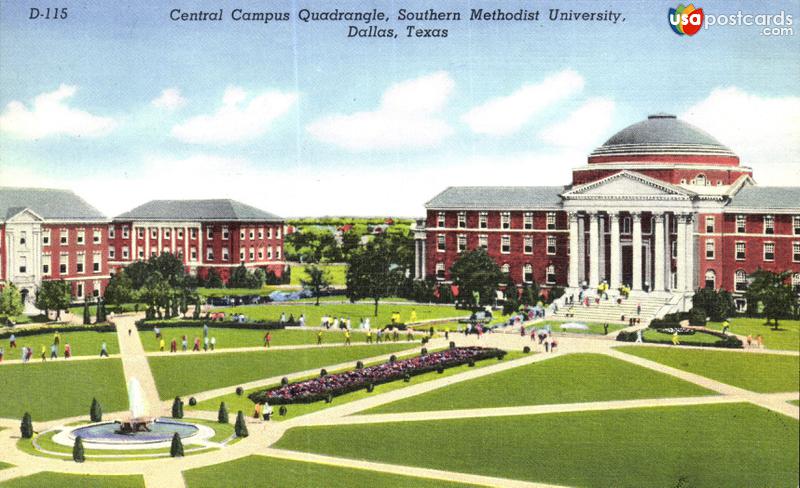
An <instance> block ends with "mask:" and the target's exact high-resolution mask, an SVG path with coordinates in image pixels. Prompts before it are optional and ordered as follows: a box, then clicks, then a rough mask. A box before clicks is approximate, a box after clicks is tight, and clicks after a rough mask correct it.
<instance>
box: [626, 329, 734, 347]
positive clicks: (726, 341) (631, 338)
mask: <svg viewBox="0 0 800 488" xmlns="http://www.w3.org/2000/svg"><path fill="white" fill-rule="evenodd" d="M697 333H698V334H709V335H713V336H716V337H720V340H718V341H717V342H712V343H707V342H704V343H701V342H692V341H691V340H686V336H681V345H682V346H691V347H721V348H725V349H742V348H743V347H744V344H742V341H740V340H739V339H738V338H737V337H736V336H730V335H725V334H722V333H721V332H716V331H711V332H706V331H697ZM617 340H618V341H620V342H636V332H620V333H619V334H617ZM642 341H643V342H647V343H650V344H672V339H667V338H665V339H664V340H663V341H654V340H649V339H645V338H642Z"/></svg>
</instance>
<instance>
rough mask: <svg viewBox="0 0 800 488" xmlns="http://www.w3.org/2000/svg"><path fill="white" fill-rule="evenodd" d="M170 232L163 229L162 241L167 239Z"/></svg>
mask: <svg viewBox="0 0 800 488" xmlns="http://www.w3.org/2000/svg"><path fill="white" fill-rule="evenodd" d="M169 236H170V231H169V229H164V239H169Z"/></svg>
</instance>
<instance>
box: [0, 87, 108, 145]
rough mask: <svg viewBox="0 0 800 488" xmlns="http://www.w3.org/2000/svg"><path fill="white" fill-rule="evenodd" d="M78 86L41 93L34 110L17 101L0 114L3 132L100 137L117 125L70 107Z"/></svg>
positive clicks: (31, 136)
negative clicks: (70, 101)
mask: <svg viewBox="0 0 800 488" xmlns="http://www.w3.org/2000/svg"><path fill="white" fill-rule="evenodd" d="M76 91H77V87H75V86H72V85H61V86H59V87H58V89H57V90H55V91H52V92H48V93H42V94H41V95H38V96H36V98H34V99H33V104H32V107H31V108H28V107H27V106H25V104H24V103H22V102H20V101H17V100H14V101H12V102H10V103H9V104H8V105H7V106H6V109H5V111H4V112H3V114H2V115H0V131H2V132H7V133H9V134H11V135H13V136H15V137H18V138H20V139H39V138H42V137H48V136H56V135H66V136H73V137H98V136H102V135H105V134H108V133H109V132H111V130H113V129H114V127H115V126H116V125H117V124H116V122H115V121H114V119H112V118H110V117H100V116H98V115H93V114H90V113H89V112H86V111H83V110H79V109H76V108H72V107H70V106H69V105H67V102H68V101H69V99H70V98H72V97H73V96H74V95H75V92H76Z"/></svg>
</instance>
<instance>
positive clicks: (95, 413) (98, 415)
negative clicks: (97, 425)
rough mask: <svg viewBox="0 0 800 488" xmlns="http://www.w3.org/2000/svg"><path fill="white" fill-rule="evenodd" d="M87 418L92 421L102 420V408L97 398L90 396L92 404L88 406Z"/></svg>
mask: <svg viewBox="0 0 800 488" xmlns="http://www.w3.org/2000/svg"><path fill="white" fill-rule="evenodd" d="M89 419H91V421H92V422H100V421H101V420H103V408H102V407H101V406H100V402H98V401H97V398H92V406H91V407H89Z"/></svg>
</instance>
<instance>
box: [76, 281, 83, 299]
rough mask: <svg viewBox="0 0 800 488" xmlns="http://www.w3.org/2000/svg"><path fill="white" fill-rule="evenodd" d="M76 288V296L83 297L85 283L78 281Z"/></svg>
mask: <svg viewBox="0 0 800 488" xmlns="http://www.w3.org/2000/svg"><path fill="white" fill-rule="evenodd" d="M75 289H76V291H75V296H76V297H78V298H83V283H78V284H77V286H76V287H75Z"/></svg>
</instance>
